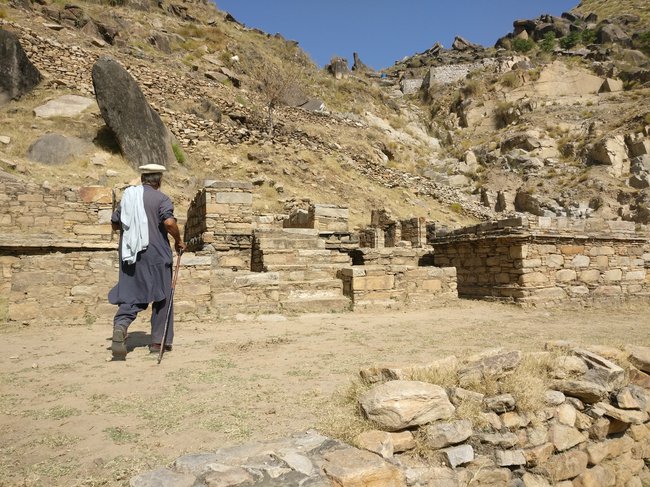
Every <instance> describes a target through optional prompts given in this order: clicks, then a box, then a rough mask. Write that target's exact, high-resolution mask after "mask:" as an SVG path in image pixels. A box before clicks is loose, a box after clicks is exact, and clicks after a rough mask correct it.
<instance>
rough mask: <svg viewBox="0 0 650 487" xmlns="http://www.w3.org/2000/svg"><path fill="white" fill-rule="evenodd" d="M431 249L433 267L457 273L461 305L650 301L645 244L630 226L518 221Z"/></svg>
mask: <svg viewBox="0 0 650 487" xmlns="http://www.w3.org/2000/svg"><path fill="white" fill-rule="evenodd" d="M432 243H433V246H434V262H435V265H437V266H454V267H456V269H457V270H458V292H459V295H460V296H461V297H462V296H466V297H477V298H478V297H489V298H498V299H503V298H509V299H515V300H517V301H520V302H529V303H539V304H542V303H552V302H557V301H576V302H581V303H586V304H588V303H593V302H595V301H610V300H615V301H620V300H624V299H630V298H636V297H640V298H648V297H650V272H649V269H650V241H649V239H648V235H647V233H644V232H640V231H637V230H636V229H635V227H634V224H633V223H630V222H619V221H604V220H599V219H586V220H585V219H582V220H579V219H569V218H548V217H539V218H530V219H526V218H515V219H509V220H502V221H500V222H490V223H486V224H481V225H477V226H474V227H469V228H465V229H460V230H456V231H454V232H450V234H449V235H448V236H446V237H443V238H437V239H434V240H433V241H432Z"/></svg>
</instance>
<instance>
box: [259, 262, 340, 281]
mask: <svg viewBox="0 0 650 487" xmlns="http://www.w3.org/2000/svg"><path fill="white" fill-rule="evenodd" d="M340 268H341V266H338V265H336V266H317V267H309V266H304V265H274V266H268V267H267V270H268V271H269V272H277V273H278V274H279V275H280V280H282V281H318V280H322V279H334V278H336V273H337V271H338V269H340Z"/></svg>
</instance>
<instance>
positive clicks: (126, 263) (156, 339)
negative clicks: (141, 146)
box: [108, 164, 185, 360]
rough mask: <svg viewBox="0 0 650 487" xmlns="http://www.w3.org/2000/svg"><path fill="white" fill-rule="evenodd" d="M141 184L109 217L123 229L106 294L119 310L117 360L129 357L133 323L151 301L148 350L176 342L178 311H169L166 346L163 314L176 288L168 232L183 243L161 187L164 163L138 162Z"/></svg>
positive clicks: (113, 348)
mask: <svg viewBox="0 0 650 487" xmlns="http://www.w3.org/2000/svg"><path fill="white" fill-rule="evenodd" d="M139 169H140V171H141V172H142V175H141V178H140V179H141V181H142V186H130V187H129V188H127V189H126V190H125V191H124V194H123V195H122V201H121V203H120V207H119V208H118V209H117V210H116V211H115V212H114V213H113V215H112V216H111V224H112V227H113V230H120V249H119V255H120V274H119V280H118V283H117V285H116V286H115V287H114V288H113V289H111V290H110V292H109V293H108V301H109V302H110V303H111V304H117V305H118V306H119V308H118V309H117V313H116V314H115V318H114V319H113V341H112V344H111V351H112V353H113V360H125V359H126V336H127V330H128V328H129V325H130V324H131V323H132V322H133V320H135V318H136V316H137V314H138V313H139V312H140V311H144V310H145V309H147V307H148V306H149V303H153V305H152V311H151V345H150V346H149V351H150V352H152V353H158V352H160V347H161V346H164V347H165V350H166V351H171V348H172V342H173V340H174V314H173V310H170V313H169V328H168V332H167V337H166V340H165V341H166V343H165V344H162V343H161V342H162V339H163V334H164V331H165V318H166V314H167V313H166V312H167V305H168V299H169V296H170V291H171V286H172V251H171V247H170V245H169V240H168V237H167V236H168V234H171V236H172V237H173V238H174V248H175V249H176V252H182V251H183V250H185V243H183V239H182V238H181V234H180V230H179V229H178V225H177V224H176V218H174V206H173V204H172V202H171V200H170V199H169V197H168V196H167V195H165V194H164V193H162V192H161V191H160V185H161V182H162V173H163V171H165V166H161V165H159V164H147V165H146V166H140V168H139Z"/></svg>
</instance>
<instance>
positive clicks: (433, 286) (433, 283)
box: [422, 279, 442, 293]
mask: <svg viewBox="0 0 650 487" xmlns="http://www.w3.org/2000/svg"><path fill="white" fill-rule="evenodd" d="M422 289H423V290H425V291H430V292H433V293H435V292H438V291H440V290H441V289H442V282H441V281H440V280H438V279H427V280H426V281H423V282H422Z"/></svg>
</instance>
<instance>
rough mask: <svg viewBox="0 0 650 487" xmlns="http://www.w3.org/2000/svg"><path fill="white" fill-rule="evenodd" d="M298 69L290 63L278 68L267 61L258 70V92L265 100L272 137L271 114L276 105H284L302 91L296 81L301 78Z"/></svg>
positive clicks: (272, 121)
mask: <svg viewBox="0 0 650 487" xmlns="http://www.w3.org/2000/svg"><path fill="white" fill-rule="evenodd" d="M299 71H300V69H299V68H298V67H296V66H293V65H290V66H287V67H282V68H279V67H278V66H276V65H275V64H271V63H268V64H267V65H266V66H264V67H262V68H261V69H260V70H259V72H258V76H257V78H258V81H259V83H260V92H261V93H262V96H263V97H264V100H265V102H266V109H267V116H268V127H269V135H270V136H271V137H273V126H274V120H273V114H274V111H275V109H276V108H277V107H278V106H281V105H286V104H287V102H289V101H290V100H291V99H293V98H296V97H297V96H299V95H300V94H301V93H302V90H301V89H300V86H299V84H298V81H299V80H300V79H301V74H300V72H299Z"/></svg>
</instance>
